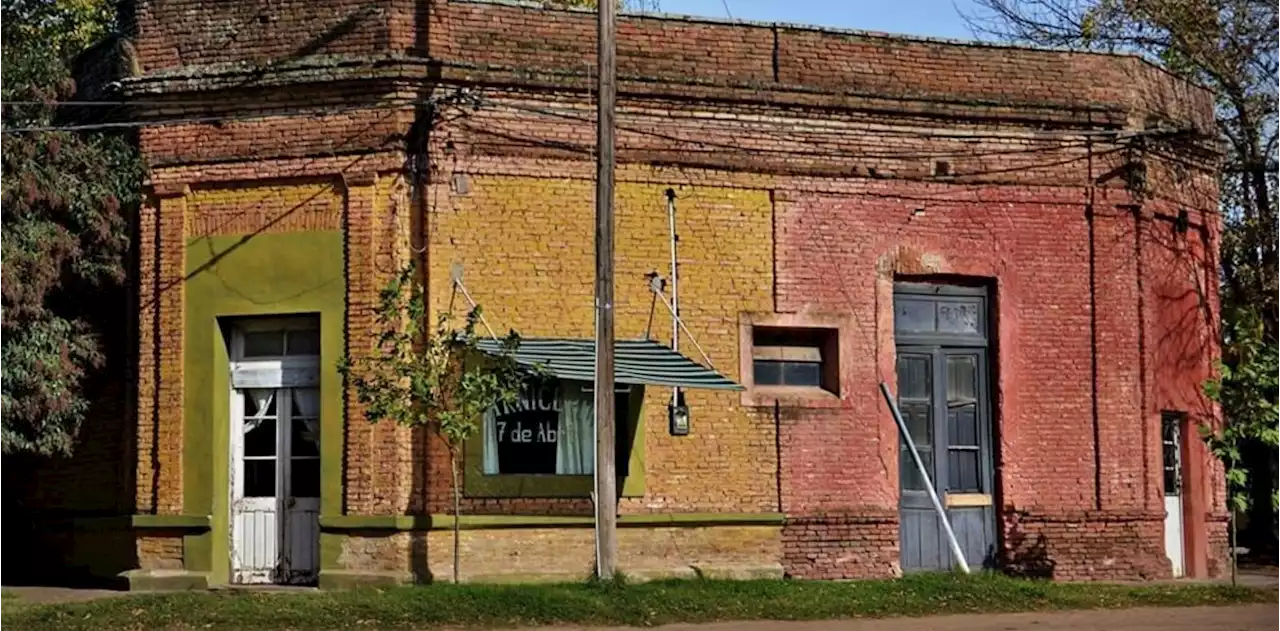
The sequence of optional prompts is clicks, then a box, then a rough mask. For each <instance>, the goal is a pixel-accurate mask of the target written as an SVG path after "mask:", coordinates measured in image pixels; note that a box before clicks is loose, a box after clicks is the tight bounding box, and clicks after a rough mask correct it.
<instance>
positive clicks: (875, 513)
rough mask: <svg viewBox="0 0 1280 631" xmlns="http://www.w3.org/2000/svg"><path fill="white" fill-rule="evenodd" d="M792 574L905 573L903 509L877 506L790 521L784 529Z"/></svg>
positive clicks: (836, 576) (854, 575)
mask: <svg viewBox="0 0 1280 631" xmlns="http://www.w3.org/2000/svg"><path fill="white" fill-rule="evenodd" d="M782 540H783V556H782V560H783V565H784V567H786V570H787V572H788V574H790V575H792V576H796V577H802V578H810V579H841V578H889V577H894V576H899V575H901V574H902V566H901V564H900V563H899V556H898V514H897V512H896V511H885V510H882V509H877V508H874V507H870V508H864V509H862V510H857V511H851V512H850V513H849V514H844V515H839V514H819V515H812V516H807V517H796V518H791V519H788V520H787V525H786V527H784V528H783V530H782Z"/></svg>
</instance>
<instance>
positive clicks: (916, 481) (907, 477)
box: [898, 446, 934, 491]
mask: <svg viewBox="0 0 1280 631" xmlns="http://www.w3.org/2000/svg"><path fill="white" fill-rule="evenodd" d="M917 451H919V452H920V461H921V462H923V463H924V468H925V470H926V471H928V472H929V481H930V482H933V481H934V479H933V452H932V451H930V450H928V449H919V448H917ZM901 453H902V462H901V463H899V465H898V466H899V469H900V470H901V471H902V489H903V490H904V491H924V490H926V487H925V484H924V478H922V477H920V469H918V468H917V467H916V462H915V460H914V459H912V458H911V451H910V450H908V449H907V448H906V446H903V447H902V450H901Z"/></svg>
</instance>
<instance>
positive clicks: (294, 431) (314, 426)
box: [289, 418, 320, 456]
mask: <svg viewBox="0 0 1280 631" xmlns="http://www.w3.org/2000/svg"><path fill="white" fill-rule="evenodd" d="M290 430H291V431H290V432H289V433H290V434H291V435H290V437H289V448H290V450H291V452H290V453H291V454H292V455H293V456H319V455H320V421H318V420H316V419H305V418H302V419H300V418H294V419H292V422H291V423H290Z"/></svg>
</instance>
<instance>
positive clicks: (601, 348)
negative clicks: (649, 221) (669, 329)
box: [595, 0, 618, 580]
mask: <svg viewBox="0 0 1280 631" xmlns="http://www.w3.org/2000/svg"><path fill="white" fill-rule="evenodd" d="M599 7H600V10H599V40H598V42H597V45H598V49H597V63H598V65H599V68H598V69H597V72H596V79H597V86H598V88H599V89H598V94H597V96H598V98H597V99H596V375H595V412H596V468H595V482H596V489H595V505H596V576H598V577H599V578H601V579H604V580H610V579H612V578H613V576H614V573H615V572H616V571H617V567H618V566H617V562H618V559H617V556H618V495H617V492H616V487H617V484H618V480H617V477H615V472H614V462H615V460H614V445H615V442H614V439H613V436H614V431H615V427H614V421H615V419H614V405H613V398H614V394H613V167H614V156H613V112H614V100H615V99H616V97H617V94H616V91H615V88H614V74H615V71H616V69H615V67H614V49H615V45H616V44H615V42H614V32H615V30H616V27H615V24H614V22H615V20H616V13H617V5H616V4H615V3H614V0H601V2H599Z"/></svg>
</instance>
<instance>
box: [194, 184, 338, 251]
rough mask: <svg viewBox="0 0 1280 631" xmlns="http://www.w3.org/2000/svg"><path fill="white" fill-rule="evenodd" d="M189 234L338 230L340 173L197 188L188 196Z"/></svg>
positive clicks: (195, 235)
mask: <svg viewBox="0 0 1280 631" xmlns="http://www.w3.org/2000/svg"><path fill="white" fill-rule="evenodd" d="M186 224H187V225H186V232H187V238H191V237H203V236H212V235H220V234H251V233H255V232H297V231H305V230H338V229H340V228H341V227H342V189H341V186H340V183H339V182H338V181H337V179H336V178H328V179H325V180H321V181H295V182H289V183H257V182H255V183H252V184H247V185H234V186H217V187H209V188H195V189H193V190H192V191H191V195H190V196H189V197H188V198H187V222H186Z"/></svg>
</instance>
